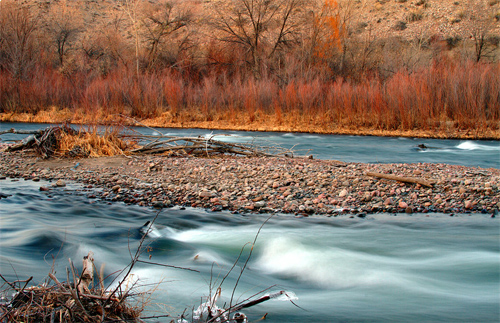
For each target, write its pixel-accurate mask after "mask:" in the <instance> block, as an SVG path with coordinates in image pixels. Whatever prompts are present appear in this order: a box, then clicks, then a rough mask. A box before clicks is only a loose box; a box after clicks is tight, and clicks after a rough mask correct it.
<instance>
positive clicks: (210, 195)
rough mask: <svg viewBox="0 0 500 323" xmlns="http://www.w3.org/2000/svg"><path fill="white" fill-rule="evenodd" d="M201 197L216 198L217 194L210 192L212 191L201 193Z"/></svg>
mask: <svg viewBox="0 0 500 323" xmlns="http://www.w3.org/2000/svg"><path fill="white" fill-rule="evenodd" d="M198 196H199V197H202V198H204V197H209V198H210V197H215V193H214V192H210V191H201V192H200V193H199V194H198Z"/></svg>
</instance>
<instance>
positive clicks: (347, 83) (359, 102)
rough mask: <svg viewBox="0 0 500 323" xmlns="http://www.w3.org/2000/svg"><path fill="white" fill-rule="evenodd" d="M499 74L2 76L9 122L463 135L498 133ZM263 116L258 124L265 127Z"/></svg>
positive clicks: (0, 90) (483, 67) (482, 70)
mask: <svg viewBox="0 0 500 323" xmlns="http://www.w3.org/2000/svg"><path fill="white" fill-rule="evenodd" d="M498 75H500V64H481V63H474V62H467V63H466V64H465V65H458V64H455V63H450V62H447V63H435V64H433V65H432V66H430V67H426V68H421V69H419V70H416V71H414V72H412V73H408V72H406V71H404V70H401V71H399V72H397V73H395V74H394V75H393V76H391V77H389V78H387V79H385V80H382V79H381V78H380V77H377V76H372V77H367V78H363V79H362V80H361V81H351V80H349V79H344V78H337V79H335V80H334V81H324V80H319V79H313V80H305V79H304V80H302V79H300V77H299V78H297V79H293V80H292V81H290V82H289V83H288V84H283V85H278V82H276V81H275V80H274V79H273V78H272V77H265V78H260V79H256V78H253V77H247V78H245V79H244V80H241V79H238V78H228V77H224V75H223V74H222V75H219V76H214V75H207V76H204V77H203V78H202V80H201V81H200V82H192V80H190V79H189V77H188V78H185V77H183V76H182V75H180V74H175V73H174V74H172V73H161V74H160V73H144V74H140V75H139V77H137V75H136V74H135V73H134V72H127V71H126V70H123V69H118V70H115V71H113V72H111V73H110V74H108V75H107V76H105V77H91V76H86V75H79V76H76V77H73V78H72V79H71V80H69V79H68V78H67V77H65V76H64V75H61V74H60V73H58V72H57V71H55V70H51V69H48V68H45V69H37V70H36V71H34V72H33V76H32V77H31V78H29V79H26V80H16V79H14V78H12V77H11V76H10V75H9V74H8V73H1V74H0V80H1V85H0V99H1V103H0V107H1V109H2V110H3V111H4V112H29V113H36V112H38V111H40V110H44V109H46V108H48V107H53V106H55V107H58V108H67V109H70V110H84V111H85V112H86V113H90V114H92V113H95V112H96V111H97V110H99V111H100V112H101V113H103V114H118V113H124V114H127V115H130V116H133V117H137V118H141V119H144V118H153V117H159V116H161V115H162V113H164V112H168V114H169V118H172V120H166V121H167V122H172V121H173V122H181V121H186V122H189V121H214V120H215V121H216V120H226V121H229V122H231V121H235V122H236V121H237V120H240V121H242V122H257V121H259V120H261V121H262V120H265V119H269V118H271V119H273V120H275V121H276V122H278V123H283V122H291V121H293V120H296V121H300V122H303V123H304V124H303V126H304V129H307V127H308V126H310V127H311V128H312V130H314V128H315V127H322V128H323V129H324V130H328V129H335V128H336V127H338V126H347V127H356V126H362V127H366V128H374V129H382V130H397V129H400V130H412V129H429V130H431V129H434V128H436V127H440V126H442V124H443V123H446V122H448V123H450V122H451V123H453V127H456V128H459V129H476V128H477V129H480V128H491V129H498V121H499V120H500V109H499V107H500V78H499V77H498ZM259 116H260V117H259Z"/></svg>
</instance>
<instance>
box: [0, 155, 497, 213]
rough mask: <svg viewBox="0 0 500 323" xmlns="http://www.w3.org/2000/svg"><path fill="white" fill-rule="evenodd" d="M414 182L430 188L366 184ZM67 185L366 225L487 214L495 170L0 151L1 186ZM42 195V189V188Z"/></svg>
mask: <svg viewBox="0 0 500 323" xmlns="http://www.w3.org/2000/svg"><path fill="white" fill-rule="evenodd" d="M367 172H379V173H384V174H392V175H397V176H404V177H413V178H419V179H422V180H425V181H428V182H431V183H433V187H432V188H429V187H425V186H421V185H420V184H411V183H403V182H398V181H393V180H387V179H381V178H375V177H371V176H367V175H366V173H367ZM8 177H10V178H24V179H25V180H34V181H37V180H40V179H44V180H49V181H52V182H53V186H64V185H65V181H74V182H77V183H81V184H83V185H84V188H87V189H94V190H93V191H92V193H89V194H88V198H90V199H101V200H104V201H110V202H124V203H125V204H134V205H139V206H148V207H156V208H164V207H171V206H181V207H195V208H203V209H208V210H211V211H214V212H216V211H222V210H225V211H229V212H233V213H285V214H294V215H296V216H311V215H320V216H327V217H330V216H338V215H342V214H347V215H352V216H358V217H365V216H366V215H367V214H375V213H392V214H397V213H406V214H413V213H444V214H449V215H453V214H455V213H457V214H458V213H460V214H462V213H463V214H471V213H484V214H491V216H492V217H494V216H495V214H496V213H497V212H498V210H499V209H500V185H499V184H498V183H500V169H495V168H489V169H485V168H480V167H468V166H459V165H448V164H429V163H416V164H363V163H344V162H340V161H333V160H310V159H304V158H293V159H292V158H274V157H273V158H269V157H265V158H257V157H253V158H246V157H223V158H201V157H165V156H115V157H98V158H87V159H68V158H62V159H55V158H52V159H47V160H42V159H40V158H38V157H36V156H35V155H34V154H33V153H32V152H30V151H21V152H9V153H7V152H0V179H3V180H4V179H6V178H8ZM40 189H41V190H50V189H51V188H50V187H40Z"/></svg>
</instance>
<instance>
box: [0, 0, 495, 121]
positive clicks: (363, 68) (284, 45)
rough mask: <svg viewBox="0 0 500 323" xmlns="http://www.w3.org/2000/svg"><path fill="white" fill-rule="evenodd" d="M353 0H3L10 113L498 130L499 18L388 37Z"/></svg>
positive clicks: (1, 79)
mask: <svg viewBox="0 0 500 323" xmlns="http://www.w3.org/2000/svg"><path fill="white" fill-rule="evenodd" d="M352 3H354V2H353V1H346V2H345V3H343V2H340V3H337V2H336V1H334V0H321V1H306V0H274V1H268V0H253V1H251V0H233V1H209V2H207V1H205V2H203V1H187V0H184V1H149V2H146V1H107V2H105V1H102V2H101V1H50V2H45V1H39V2H35V1H27V2H26V1H25V2H20V1H5V0H4V1H1V2H0V113H31V114H36V113H38V112H39V111H43V110H47V109H49V108H53V107H56V108H58V109H69V110H70V111H80V112H81V111H84V113H88V114H89V115H92V114H96V113H99V114H115V113H116V114H117V113H120V114H126V115H129V116H132V117H136V118H154V117H161V116H163V117H164V118H167V119H168V120H167V121H168V122H179V123H182V122H183V121H217V120H225V121H229V122H230V121H231V120H245V121H244V122H258V121H259V120H261V119H268V120H269V119H272V120H273V122H275V123H277V124H282V123H284V124H286V123H289V122H292V121H291V120H292V119H293V120H298V119H297V116H300V120H301V122H305V123H306V124H305V126H307V123H308V122H310V123H311V129H310V131H314V130H315V129H314V127H317V126H321V127H322V129H323V130H325V129H326V130H327V129H328V128H329V127H331V128H332V129H333V128H338V127H341V126H346V127H356V126H360V127H365V128H373V129H381V130H413V129H420V130H422V129H427V130H432V129H437V128H441V129H442V128H443V126H446V127H447V128H453V129H465V130H467V129H475V131H481V130H482V129H484V130H488V131H497V130H498V129H499V123H500V78H499V75H500V64H499V63H498V60H497V58H498V42H495V39H496V38H495V37H493V36H491V35H490V34H489V33H488V32H489V30H490V29H489V27H488V25H487V23H486V22H477V25H478V26H479V25H480V24H483V25H484V28H477V29H474V32H473V33H472V34H471V35H469V37H465V35H464V38H463V39H464V40H459V39H455V40H454V41H452V40H453V39H452V40H450V39H443V38H441V37H438V36H436V35H425V37H424V36H422V37H420V38H418V39H402V38H381V37H378V38H375V37H374V36H372V34H371V33H370V32H363V33H360V32H359V30H358V29H359V28H363V27H360V25H359V23H358V22H357V21H356V19H355V15H354V14H353V12H354V8H353V4H352ZM478 10H479V9H478ZM458 42H460V46H459V45H457V43H458ZM308 120H309V121H308Z"/></svg>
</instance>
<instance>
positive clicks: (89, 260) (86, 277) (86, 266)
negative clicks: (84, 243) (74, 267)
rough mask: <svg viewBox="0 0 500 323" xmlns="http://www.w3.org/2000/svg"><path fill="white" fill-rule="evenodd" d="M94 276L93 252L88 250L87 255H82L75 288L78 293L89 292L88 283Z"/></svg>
mask: <svg viewBox="0 0 500 323" xmlns="http://www.w3.org/2000/svg"><path fill="white" fill-rule="evenodd" d="M93 278H94V253H93V252H92V251H89V253H88V255H87V256H85V257H83V269H82V275H81V277H80V281H79V282H78V284H77V286H76V288H77V289H78V292H79V293H80V294H90V291H89V285H90V284H91V283H92V280H93Z"/></svg>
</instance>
